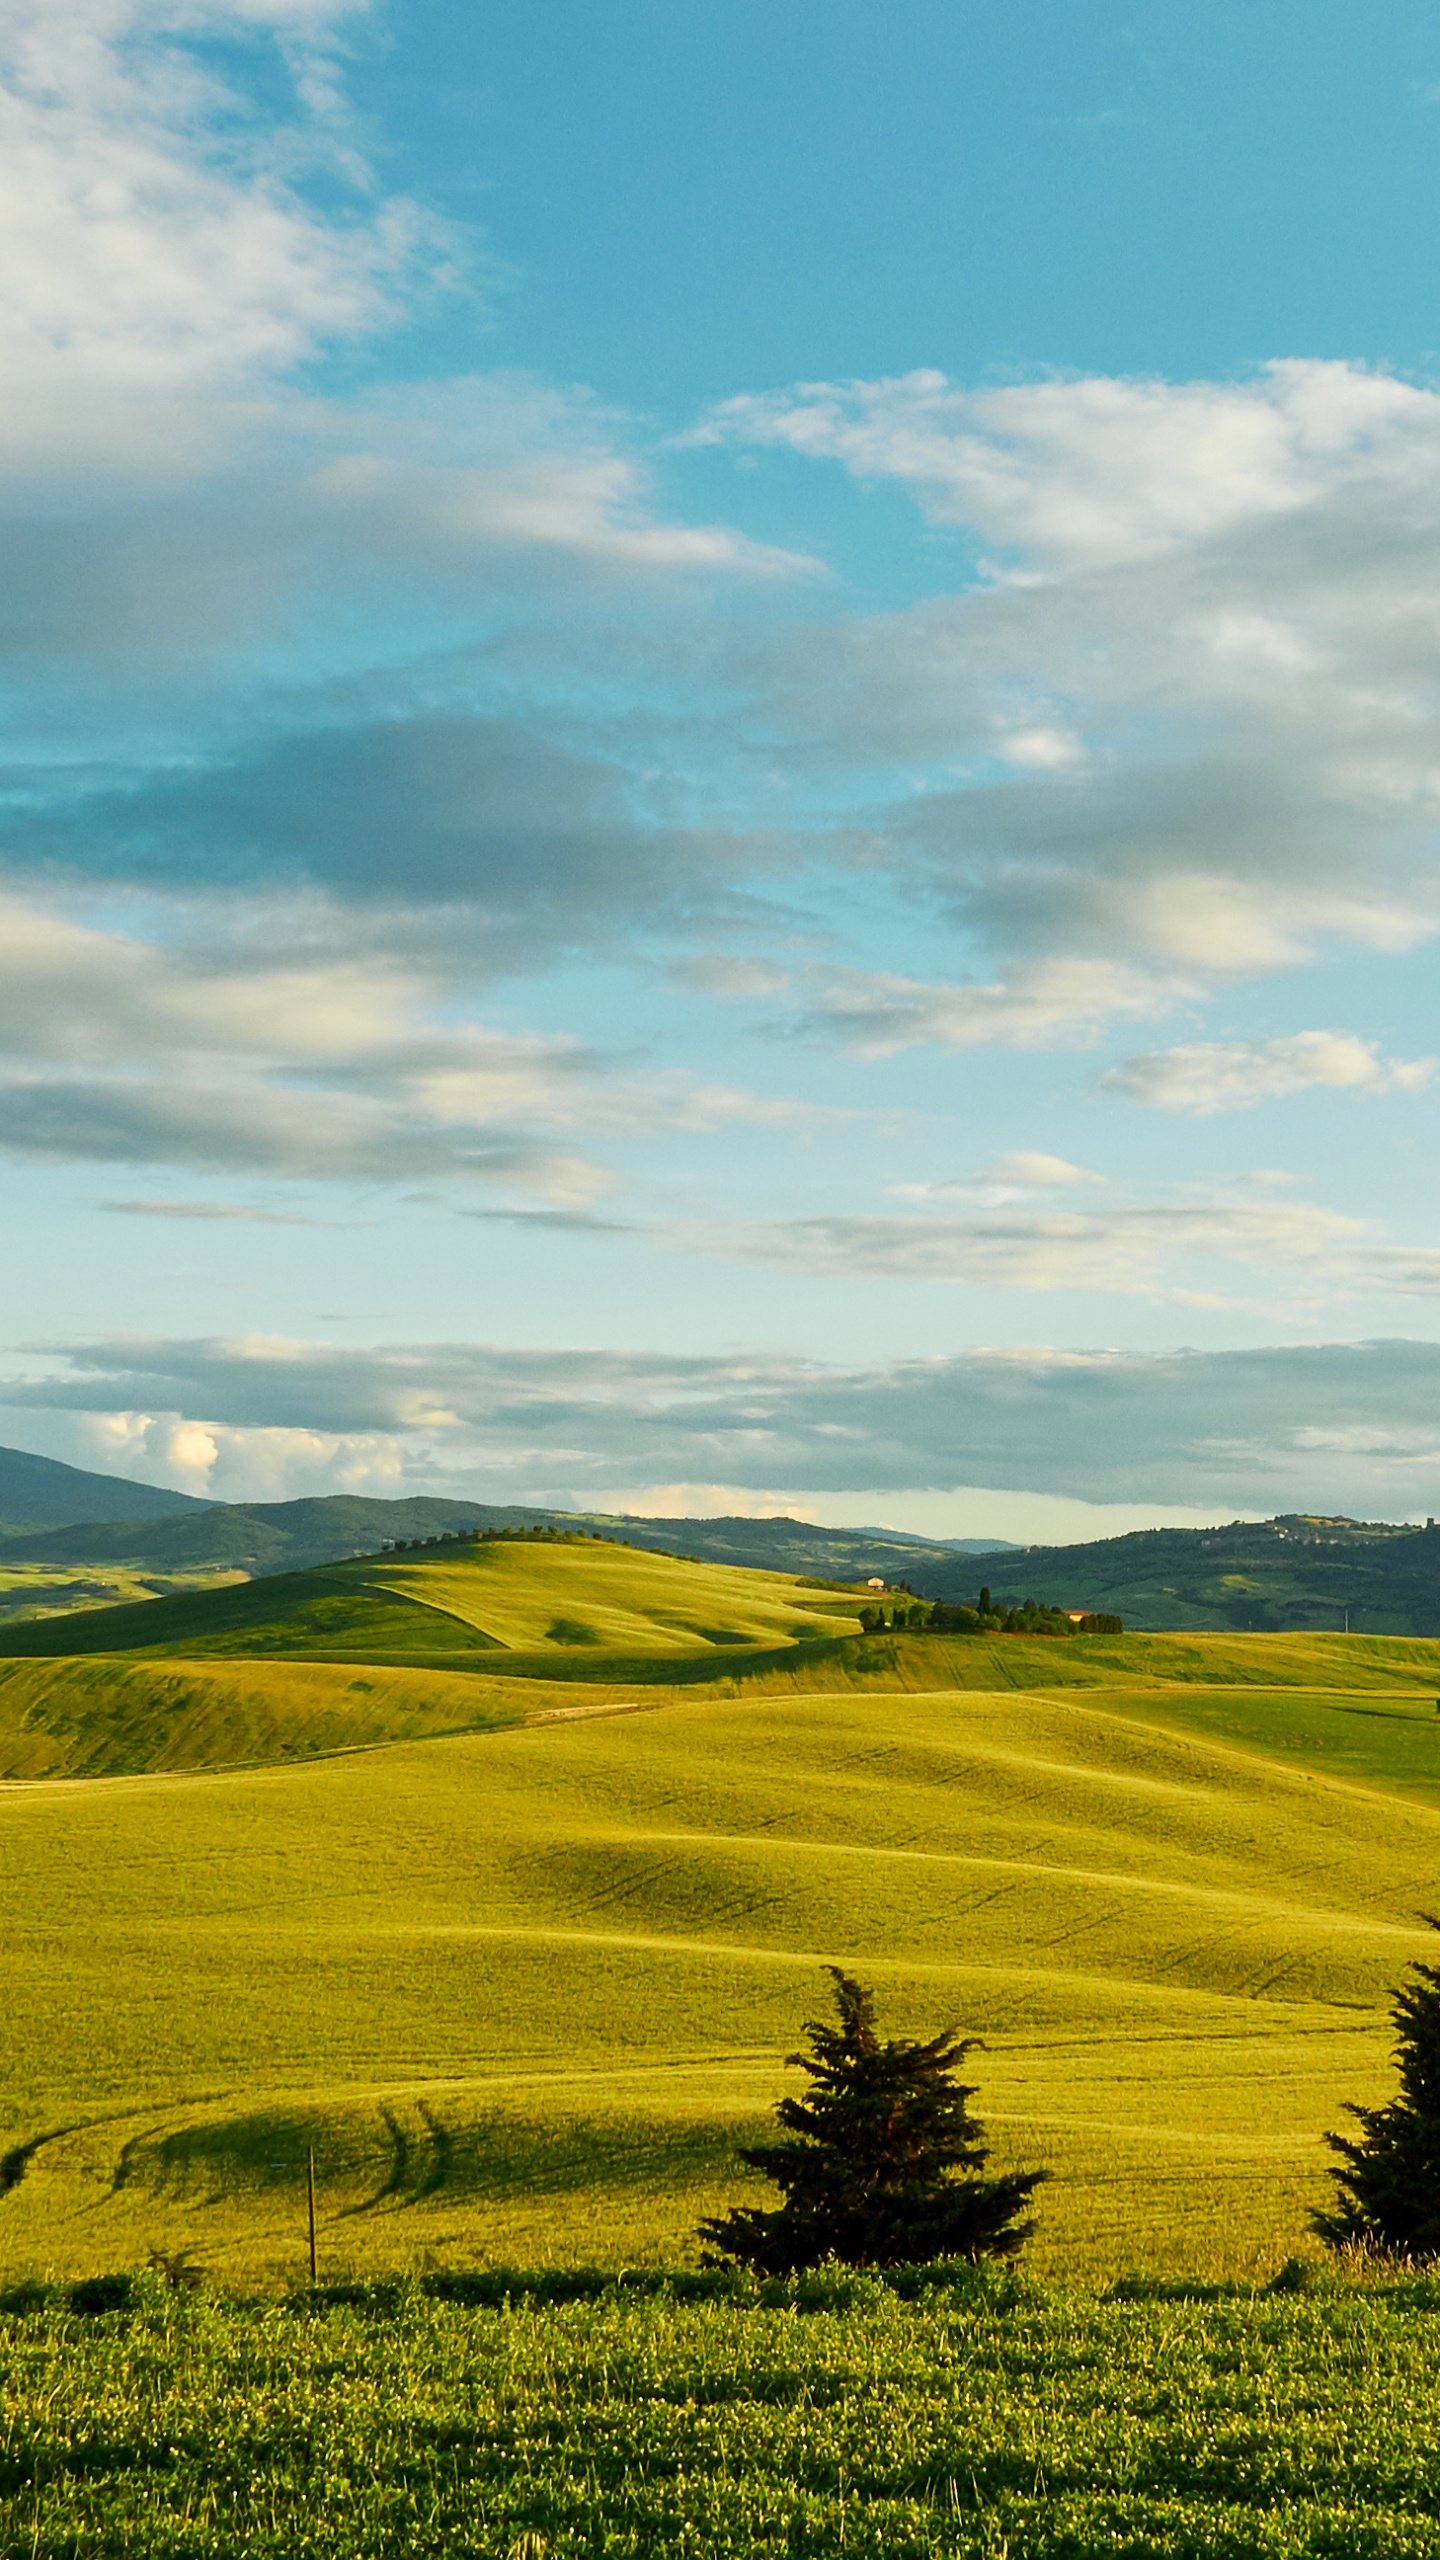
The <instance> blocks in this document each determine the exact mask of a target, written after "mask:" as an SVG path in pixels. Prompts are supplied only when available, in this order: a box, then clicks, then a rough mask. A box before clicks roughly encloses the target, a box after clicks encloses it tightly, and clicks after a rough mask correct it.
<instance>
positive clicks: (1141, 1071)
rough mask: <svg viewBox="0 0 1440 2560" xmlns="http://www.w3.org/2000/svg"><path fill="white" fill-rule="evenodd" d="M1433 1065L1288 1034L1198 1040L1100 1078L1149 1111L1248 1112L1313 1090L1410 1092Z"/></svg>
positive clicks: (1355, 1041)
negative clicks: (1280, 1097)
mask: <svg viewBox="0 0 1440 2560" xmlns="http://www.w3.org/2000/svg"><path fill="white" fill-rule="evenodd" d="M1434 1072H1435V1061H1434V1059H1433V1058H1412V1059H1408V1060H1407V1059H1388V1060H1387V1059H1384V1058H1382V1057H1381V1055H1380V1047H1379V1043H1378V1041H1374V1040H1362V1039H1360V1038H1359V1037H1358V1036H1357V1035H1356V1033H1354V1032H1353V1031H1294V1032H1291V1033H1289V1034H1288V1035H1287V1036H1286V1037H1284V1038H1283V1039H1278V1040H1231V1041H1197V1042H1193V1043H1191V1044H1189V1045H1187V1046H1182V1047H1180V1048H1175V1049H1162V1050H1159V1051H1157V1052H1156V1053H1155V1054H1154V1055H1152V1056H1149V1057H1143V1058H1127V1059H1126V1060H1125V1062H1124V1064H1123V1065H1122V1066H1118V1067H1112V1068H1110V1070H1109V1071H1108V1073H1107V1074H1105V1075H1103V1076H1102V1077H1101V1079H1100V1082H1101V1084H1102V1085H1103V1086H1104V1087H1105V1089H1106V1091H1107V1092H1110V1093H1123V1094H1125V1095H1127V1096H1128V1098H1129V1099H1130V1100H1131V1101H1132V1102H1143V1103H1145V1104H1147V1105H1148V1106H1149V1108H1150V1109H1151V1110H1153V1111H1193V1112H1196V1113H1200V1114H1204V1113H1209V1112H1212V1111H1246V1110H1249V1109H1250V1108H1251V1106H1252V1105H1253V1104H1255V1103H1257V1102H1270V1101H1273V1100H1274V1099H1275V1098H1276V1097H1277V1096H1278V1095H1281V1094H1287V1093H1304V1092H1305V1091H1306V1090H1307V1089H1308V1088H1309V1087H1311V1086H1314V1085H1323V1086H1328V1087H1329V1088H1330V1089H1332V1090H1335V1091H1340V1092H1348V1093H1396V1092H1399V1093H1413V1092H1414V1091H1415V1090H1416V1089H1417V1087H1418V1086H1420V1085H1424V1084H1428V1083H1429V1081H1430V1078H1431V1077H1432V1075H1433V1074H1434Z"/></svg>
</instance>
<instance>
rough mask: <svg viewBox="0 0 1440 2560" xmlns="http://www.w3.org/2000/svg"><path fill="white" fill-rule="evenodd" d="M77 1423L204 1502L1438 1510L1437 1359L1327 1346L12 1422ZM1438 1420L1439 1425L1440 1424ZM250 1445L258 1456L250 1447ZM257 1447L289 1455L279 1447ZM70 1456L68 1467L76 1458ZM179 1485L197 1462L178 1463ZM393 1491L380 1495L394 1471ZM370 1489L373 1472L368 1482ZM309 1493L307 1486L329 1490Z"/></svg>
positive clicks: (792, 1369) (160, 1354) (81, 1379)
mask: <svg viewBox="0 0 1440 2560" xmlns="http://www.w3.org/2000/svg"><path fill="white" fill-rule="evenodd" d="M42 1414H43V1415H44V1417H45V1422H44V1428H45V1431H46V1433H47V1434H53V1433H54V1431H55V1430H57V1429H59V1428H63V1427H65V1426H66V1422H67V1417H68V1418H69V1427H71V1428H73V1429H74V1430H76V1431H77V1432H82V1433H83V1434H84V1435H86V1436H85V1437H84V1438H83V1440H80V1441H77V1442H75V1443H72V1444H70V1446H72V1447H73V1448H74V1450H75V1454H76V1455H77V1456H78V1455H79V1454H80V1451H81V1449H82V1447H83V1448H85V1449H88V1450H89V1451H90V1452H91V1454H90V1455H89V1456H88V1457H87V1458H85V1459H84V1461H83V1462H84V1463H90V1464H93V1463H97V1462H99V1453H100V1451H101V1449H102V1446H103V1448H104V1449H106V1450H108V1451H109V1452H110V1456H109V1460H108V1462H109V1463H111V1464H113V1465H115V1466H116V1467H118V1468H119V1469H120V1470H121V1471H123V1470H124V1468H125V1467H126V1466H127V1465H136V1466H139V1464H140V1461H141V1458H142V1457H149V1459H150V1467H149V1468H147V1469H146V1470H144V1471H147V1472H149V1471H157V1472H163V1471H164V1465H163V1463H162V1461H161V1459H160V1458H159V1457H158V1456H157V1455H155V1454H154V1453H157V1452H160V1451H162V1450H165V1449H171V1448H174V1447H175V1446H176V1445H177V1444H176V1443H175V1441H174V1440H173V1438H171V1437H167V1435H173V1434H174V1433H176V1432H183V1433H188V1434H191V1435H193V1436H192V1437H191V1438H190V1439H188V1440H187V1441H185V1442H184V1443H183V1446H184V1447H185V1448H186V1449H187V1450H188V1453H189V1454H188V1458H187V1460H186V1465H187V1467H188V1469H189V1472H188V1474H187V1478H186V1481H187V1487H188V1488H189V1489H194V1490H200V1491H204V1490H215V1489H216V1487H215V1484H214V1481H213V1478H212V1477H211V1476H209V1475H205V1474H204V1473H203V1455H204V1452H203V1441H204V1436H205V1435H207V1434H208V1436H209V1437H210V1438H211V1439H212V1440H214V1442H215V1445H216V1449H217V1453H218V1452H219V1451H220V1450H221V1449H222V1448H225V1447H228V1448H232V1449H233V1451H234V1453H235V1455H234V1460H233V1463H234V1465H235V1466H236V1467H237V1468H238V1467H239V1466H240V1465H241V1464H242V1462H243V1460H244V1449H245V1448H246V1447H249V1448H250V1449H251V1450H252V1451H254V1452H257V1453H259V1452H263V1451H264V1450H265V1449H267V1448H268V1450H269V1452H270V1457H271V1461H272V1462H273V1463H274V1464H276V1465H278V1464H280V1463H281V1461H282V1459H283V1456H284V1450H283V1447H282V1442H283V1440H284V1436H285V1435H300V1436H299V1437H297V1438H296V1439H295V1440H294V1441H293V1442H291V1443H290V1461H289V1463H291V1466H292V1473H291V1474H290V1476H289V1477H288V1478H287V1479H286V1482H287V1485H288V1487H289V1489H299V1486H300V1482H301V1476H302V1470H303V1467H304V1466H308V1465H314V1464H316V1463H323V1464H324V1465H325V1466H329V1467H332V1468H342V1467H348V1468H349V1469H350V1470H351V1474H352V1479H353V1480H354V1481H356V1482H357V1484H360V1485H363V1489H367V1490H390V1489H392V1488H398V1489H403V1490H406V1491H420V1490H425V1489H427V1488H429V1487H433V1486H435V1485H437V1484H438V1485H442V1486H445V1487H447V1488H448V1489H450V1490H457V1489H463V1488H468V1489H469V1490H470V1491H472V1492H473V1493H474V1494H475V1495H476V1497H477V1498H479V1499H489V1500H502V1501H504V1500H510V1501H526V1500H533V1501H557V1500H561V1501H563V1500H567V1499H568V1500H571V1501H584V1500H586V1499H592V1500H593V1499H595V1498H596V1492H597V1488H604V1487H610V1486H613V1485H615V1484H616V1483H630V1484H667V1483H686V1484H705V1483H709V1484H722V1485H725V1486H727V1487H738V1488H746V1489H748V1490H750V1491H752V1492H753V1493H755V1494H757V1495H759V1496H762V1497H763V1496H764V1495H765V1494H766V1493H767V1492H772V1491H775V1490H777V1489H778V1490H783V1491H786V1492H793V1491H794V1490H795V1489H797V1488H805V1487H808V1488H810V1489H811V1492H812V1494H813V1496H814V1499H815V1501H816V1502H817V1503H819V1504H820V1505H821V1506H822V1507H823V1501H824V1496H825V1494H826V1493H827V1492H832V1493H846V1492H853V1491H859V1490H867V1489H868V1490H869V1491H872V1492H874V1493H876V1494H877V1495H878V1494H883V1493H885V1492H886V1491H887V1490H890V1489H910V1488H930V1489H932V1490H950V1489H953V1488H957V1487H968V1486H976V1485H989V1486H995V1487H998V1488H1011V1489H1014V1490H1017V1491H1034V1492H1039V1493H1051V1494H1057V1495H1068V1496H1072V1497H1078V1498H1081V1499H1084V1500H1087V1501H1095V1502H1103V1501H1130V1502H1142V1501H1149V1502H1153V1503H1157V1504H1161V1505H1172V1506H1173V1505H1185V1504H1188V1505H1195V1506H1208V1505H1215V1506H1220V1507H1224V1508H1227V1509H1230V1510H1233V1511H1237V1512H1238V1511H1251V1512H1253V1511H1270V1510H1288V1509H1322V1510H1345V1511H1351V1512H1358V1513H1360V1514H1362V1515H1367V1514H1368V1515H1374V1514H1377V1513H1385V1512H1389V1513H1390V1514H1391V1516H1394V1515H1395V1514H1397V1513H1398V1514H1399V1516H1401V1517H1403V1516H1405V1515H1406V1514H1407V1513H1409V1512H1411V1511H1413V1510H1415V1509H1416V1508H1419V1509H1422V1510H1423V1509H1426V1508H1428V1507H1431V1506H1433V1503H1434V1499H1435V1495H1434V1487H1435V1483H1436V1477H1437V1471H1440V1423H1437V1422H1436V1421H1435V1420H1434V1419H1433V1417H1435V1416H1436V1415H1440V1345H1436V1344H1433V1343H1423V1342H1384V1341H1382V1342H1366V1343H1343V1342H1342V1343H1330V1344H1324V1345H1317V1346H1311V1347H1289V1348H1283V1349H1266V1350H1260V1351H1223V1352H1209V1353H1199V1352H1184V1353H1176V1354H1174V1355H1171V1356H1168V1357H1162V1358H1147V1357H1143V1356H1141V1355H1138V1354H1130V1353H1124V1352H1119V1351H1113V1350H1103V1349H1102V1350H1093V1351H1053V1350H1043V1349H1037V1350H1014V1351H977V1352H970V1353H965V1354H963V1355H960V1356H958V1357H948V1358H938V1359H928V1360H912V1361H902V1362H897V1363H893V1364H890V1365H885V1366H876V1367H868V1368H864V1367H861V1368H838V1367H825V1366H823V1365H822V1364H819V1363H815V1362H803V1361H796V1360H784V1359H776V1358H769V1359H758V1358H757V1359H747V1360H725V1359H718V1358H708V1359H707V1358H703V1357H696V1358H691V1359H669V1360H667V1359H663V1358H658V1359H657V1358H653V1357H648V1356H646V1355H644V1354H639V1353H636V1354H623V1353H609V1352H518V1351H507V1350H498V1349H490V1348H485V1347H479V1346H475V1345H471V1344H448V1345H447V1344H424V1345H418V1346H413V1347H390V1348H384V1349H375V1350H339V1349H335V1348H333V1347H331V1346H328V1345H316V1344H311V1343H304V1342H295V1341H274V1340H267V1339H240V1340H228V1341H227V1340H208V1341H175V1340H157V1341H145V1342H140V1341H132V1342H121V1341H112V1342H95V1343H88V1344H77V1345H72V1346H69V1347H67V1348H66V1349H65V1351H64V1352H63V1354H62V1353H59V1352H57V1353H56V1354H55V1355H54V1360H53V1365H52V1369H51V1372H50V1374H47V1375H39V1376H36V1375H33V1374H32V1375H30V1376H29V1377H28V1378H24V1379H21V1378H17V1379H15V1380H14V1381H13V1382H12V1383H10V1384H0V1421H3V1422H4V1424H5V1427H6V1431H7V1436H9V1435H10V1433H11V1432H16V1431H18V1432H20V1433H22V1434H23V1433H24V1432H25V1430H26V1428H27V1423H28V1427H29V1431H30V1436H31V1437H32V1438H33V1437H34V1433H35V1429H36V1427H37V1425H38V1423H39V1419H40V1417H41V1415H42ZM1427 1417H1431V1418H1430V1419H1427ZM232 1435H239V1437H235V1438H232ZM253 1435H273V1437H270V1438H269V1439H268V1440H257V1439H256V1438H254V1437H253ZM68 1453H69V1450H68V1448H67V1454H68ZM168 1463H170V1464H171V1466H172V1467H173V1466H174V1465H175V1464H177V1463H178V1462H177V1461H175V1460H171V1461H169V1462H168ZM382 1467H383V1468H386V1469H388V1472H387V1473H385V1474H384V1475H383V1477H382V1476H381V1475H380V1473H379V1470H380V1469H381V1468H382ZM366 1469H374V1470H375V1471H376V1472H375V1473H373V1474H369V1475H366V1474H364V1473H363V1471H364V1470H366ZM306 1481H307V1483H308V1480H306Z"/></svg>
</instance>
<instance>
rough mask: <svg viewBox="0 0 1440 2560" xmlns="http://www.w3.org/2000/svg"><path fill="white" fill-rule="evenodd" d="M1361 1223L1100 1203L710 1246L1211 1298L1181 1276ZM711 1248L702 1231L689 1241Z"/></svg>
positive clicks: (853, 1265) (1252, 1208)
mask: <svg viewBox="0 0 1440 2560" xmlns="http://www.w3.org/2000/svg"><path fill="white" fill-rule="evenodd" d="M1365 1233H1366V1230H1365V1226H1364V1223H1363V1221H1361V1220H1360V1219H1358V1218H1349V1217H1344V1216H1342V1215H1341V1214H1340V1213H1339V1212H1338V1211H1335V1210H1330V1209H1322V1208H1318V1207H1312V1206H1311V1205H1310V1204H1309V1203H1308V1202H1301V1201H1284V1200H1280V1201H1265V1202H1247V1201H1233V1200H1229V1201H1227V1200H1216V1201H1211V1202H1206V1203H1204V1204H1196V1205H1189V1204H1175V1205H1167V1204H1161V1205H1158V1206H1147V1207H1142V1208H1114V1209H1103V1210H1048V1211H1038V1210H1026V1211H1024V1212H1020V1213H1015V1214H1011V1215H1000V1214H995V1213H993V1212H983V1213H980V1214H975V1215H971V1216H968V1217H958V1218H956V1217H927V1218H921V1217H899V1218H893V1217H892V1218H885V1217H863V1216H862V1217H844V1216H842V1217H821V1218H794V1219H778V1220H775V1221H774V1222H773V1223H771V1224H769V1225H764V1226H761V1225H752V1226H749V1227H745V1228H737V1229H733V1230H731V1229H727V1230H725V1231H724V1234H723V1237H717V1238H715V1239H714V1240H713V1241H709V1242H708V1249H709V1250H712V1251H713V1250H715V1248H716V1245H717V1244H719V1245H720V1247H721V1249H723V1250H727V1251H730V1252H734V1253H737V1254H739V1255H741V1256H743V1257H744V1258H745V1259H747V1260H750V1261H756V1262H763V1263H769V1264H771V1265H773V1266H775V1267H777V1268H779V1269H781V1270H786V1271H796V1272H804V1273H807V1274H814V1275H815V1276H817V1277H832V1278H849V1277H863V1278H870V1279H877V1278H878V1279H894V1280H928V1281H942V1282H948V1283H951V1284H959V1285H963V1286H965V1287H968V1288H1001V1289H1069V1290H1075V1289H1081V1290H1091V1289H1098V1290H1103V1291H1106V1292H1108V1293H1113V1294H1118V1295H1121V1296H1143V1297H1156V1296H1161V1295H1163V1296H1168V1297H1172V1298H1180V1299H1181V1300H1182V1301H1193V1302H1197V1303H1214V1302H1215V1284H1214V1281H1213V1279H1211V1280H1209V1281H1208V1282H1206V1283H1205V1285H1203V1286H1201V1285H1199V1284H1198V1283H1197V1284H1194V1285H1189V1286H1183V1287H1182V1286H1181V1285H1180V1284H1179V1281H1178V1280H1177V1277H1176V1274H1177V1268H1178V1271H1179V1272H1180V1273H1181V1274H1184V1275H1189V1274H1192V1273H1195V1272H1197V1271H1198V1272H1199V1273H1201V1274H1205V1273H1208V1272H1209V1271H1210V1269H1211V1266H1213V1265H1214V1264H1216V1263H1221V1264H1227V1263H1238V1264H1241V1265H1243V1266H1247V1267H1250V1268H1255V1267H1263V1268H1274V1267H1276V1266H1278V1267H1279V1268H1280V1269H1281V1270H1283V1271H1286V1272H1287V1273H1291V1272H1293V1271H1294V1270H1296V1269H1297V1268H1299V1269H1300V1270H1306V1269H1309V1268H1311V1267H1314V1266H1316V1265H1319V1264H1321V1263H1325V1264H1328V1265H1330V1266H1331V1273H1332V1276H1333V1265H1334V1263H1335V1260H1336V1257H1337V1256H1338V1255H1339V1254H1340V1253H1342V1252H1345V1253H1348V1254H1353V1251H1354V1249H1355V1248H1356V1247H1358V1246H1359V1244H1360V1242H1361V1240H1362V1238H1363V1237H1364V1235H1365ZM687 1241H690V1242H691V1243H692V1246H693V1248H694V1249H696V1250H705V1249H707V1239H706V1237H705V1236H704V1235H703V1234H695V1235H693V1236H691V1237H688V1238H687Z"/></svg>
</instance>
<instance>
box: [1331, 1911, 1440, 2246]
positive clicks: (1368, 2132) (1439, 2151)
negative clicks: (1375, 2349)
mask: <svg viewBox="0 0 1440 2560" xmlns="http://www.w3.org/2000/svg"><path fill="white" fill-rule="evenodd" d="M1430 1926H1431V1927H1432V1929H1433V1928H1440V1921H1434V1920H1432V1921H1431V1923H1430ZM1391 2015H1392V2016H1393V2018H1394V2021H1395V2031H1396V2060H1397V2062H1398V2064H1399V2067H1400V2091H1399V2095H1398V2097H1394V2098H1391V2099H1389V2100H1388V2101H1387V2103H1386V2104H1385V2105H1384V2106H1383V2107H1356V2106H1351V2107H1347V2108H1346V2110H1345V2112H1346V2114H1347V2115H1352V2116H1354V2118H1355V2119H1356V2122H1357V2123H1358V2124H1359V2126H1360V2128H1361V2131H1360V2139H1359V2140H1358V2141H1354V2142H1352V2141H1351V2140H1350V2139H1349V2137H1348V2136H1347V2135H1345V2134H1343V2133H1327V2134H1326V2136H1325V2139H1326V2141H1327V2143H1328V2144H1329V2146H1330V2149H1331V2150H1332V2151H1334V2152H1338V2154H1339V2156H1340V2158H1341V2160H1342V2161H1343V2163H1344V2166H1343V2167H1342V2168H1339V2169H1332V2170H1331V2172H1330V2175H1331V2177H1332V2178H1333V2179H1334V2180H1335V2183H1336V2185H1337V2186H1338V2188H1339V2189H1340V2195H1339V2200H1338V2201H1337V2203H1336V2204H1335V2206H1334V2208H1333V2210H1332V2211H1331V2212H1329V2213H1324V2212H1317V2213H1312V2215H1311V2217H1310V2219H1311V2221H1312V2223H1313V2225H1314V2227H1315V2229H1316V2231H1318V2233H1319V2235H1320V2237H1321V2239H1322V2240H1324V2241H1327V2242H1328V2244H1329V2246H1330V2247H1331V2248H1332V2249H1346V2248H1350V2249H1357V2248H1358V2249H1373V2250H1379V2251H1383V2252H1384V2253H1385V2254H1386V2255H1387V2256H1390V2257H1397V2258H1437V2257H1440V1970H1437V1968H1436V1967H1435V1966H1434V1965H1429V1964H1417V1965H1416V1966H1415V1967H1414V1968H1413V1970H1412V1972H1411V1976H1410V1979H1409V1981H1408V1982H1406V1983H1402V1985H1401V1987H1400V1989H1399V1991H1398V1992H1397V1993H1396V1995H1395V2005H1394V2008H1393V2010H1392V2012H1391Z"/></svg>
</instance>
